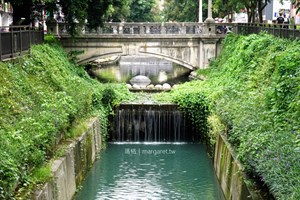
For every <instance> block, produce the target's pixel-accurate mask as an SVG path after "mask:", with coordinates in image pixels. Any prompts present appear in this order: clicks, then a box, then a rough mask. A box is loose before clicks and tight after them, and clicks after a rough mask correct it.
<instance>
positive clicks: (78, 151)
mask: <svg viewBox="0 0 300 200" xmlns="http://www.w3.org/2000/svg"><path fill="white" fill-rule="evenodd" d="M100 149H101V129H100V121H99V119H98V118H93V119H91V120H89V122H88V129H87V131H86V132H84V133H83V134H82V135H81V136H80V137H79V138H77V139H75V140H74V141H72V142H71V144H70V145H68V148H67V150H66V153H65V154H64V156H62V157H60V158H59V159H57V160H55V161H54V162H53V163H52V173H53V178H52V179H51V181H49V182H48V183H46V184H45V185H44V186H43V188H42V189H39V190H37V191H36V192H35V193H34V194H33V198H32V199H36V200H53V199H55V200H71V199H72V198H73V196H74V194H75V192H76V188H77V187H78V186H79V185H80V184H81V182H82V181H83V180H84V177H85V175H86V173H87V171H88V169H89V168H90V167H91V165H92V164H93V163H94V161H95V159H96V154H97V153H98V152H99V151H100Z"/></svg>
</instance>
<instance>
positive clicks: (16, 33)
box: [0, 26, 44, 61]
mask: <svg viewBox="0 0 300 200" xmlns="http://www.w3.org/2000/svg"><path fill="white" fill-rule="evenodd" d="M43 41H44V31H43V30H42V29H37V28H35V27H31V26H0V60H1V61H2V60H5V59H9V58H14V57H17V56H21V55H22V54H23V53H24V52H26V51H28V50H29V49H30V47H31V46H32V45H34V44H40V43H42V42H43Z"/></svg>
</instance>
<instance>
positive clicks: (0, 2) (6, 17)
mask: <svg viewBox="0 0 300 200" xmlns="http://www.w3.org/2000/svg"><path fill="white" fill-rule="evenodd" d="M12 23H13V8H12V6H11V4H10V3H9V2H7V1H4V0H0V26H1V27H3V26H9V25H11V24H12ZM1 31H3V30H1Z"/></svg>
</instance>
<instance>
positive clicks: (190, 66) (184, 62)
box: [78, 52, 197, 70]
mask: <svg viewBox="0 0 300 200" xmlns="http://www.w3.org/2000/svg"><path fill="white" fill-rule="evenodd" d="M127 55H143V56H149V57H150V56H151V57H156V58H162V59H165V60H168V61H171V62H173V63H176V64H179V65H181V66H183V67H185V68H187V69H189V70H195V69H197V67H196V66H194V65H192V64H190V63H187V62H186V61H184V60H180V59H176V58H172V57H170V56H168V55H164V54H157V53H148V52H144V53H136V54H124V53H120V52H112V53H106V54H100V55H91V56H90V57H87V58H84V59H80V60H79V61H78V64H86V63H89V62H92V61H94V60H97V59H101V58H104V57H109V56H127Z"/></svg>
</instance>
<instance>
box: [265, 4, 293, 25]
mask: <svg viewBox="0 0 300 200" xmlns="http://www.w3.org/2000/svg"><path fill="white" fill-rule="evenodd" d="M291 9H292V3H291V1H290V0H283V1H282V3H280V0H273V1H271V2H270V3H268V5H267V6H266V8H265V9H264V13H263V18H264V21H266V22H268V23H272V22H274V21H275V20H276V19H277V17H279V13H282V14H284V15H286V17H288V18H289V17H292V14H291Z"/></svg>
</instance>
